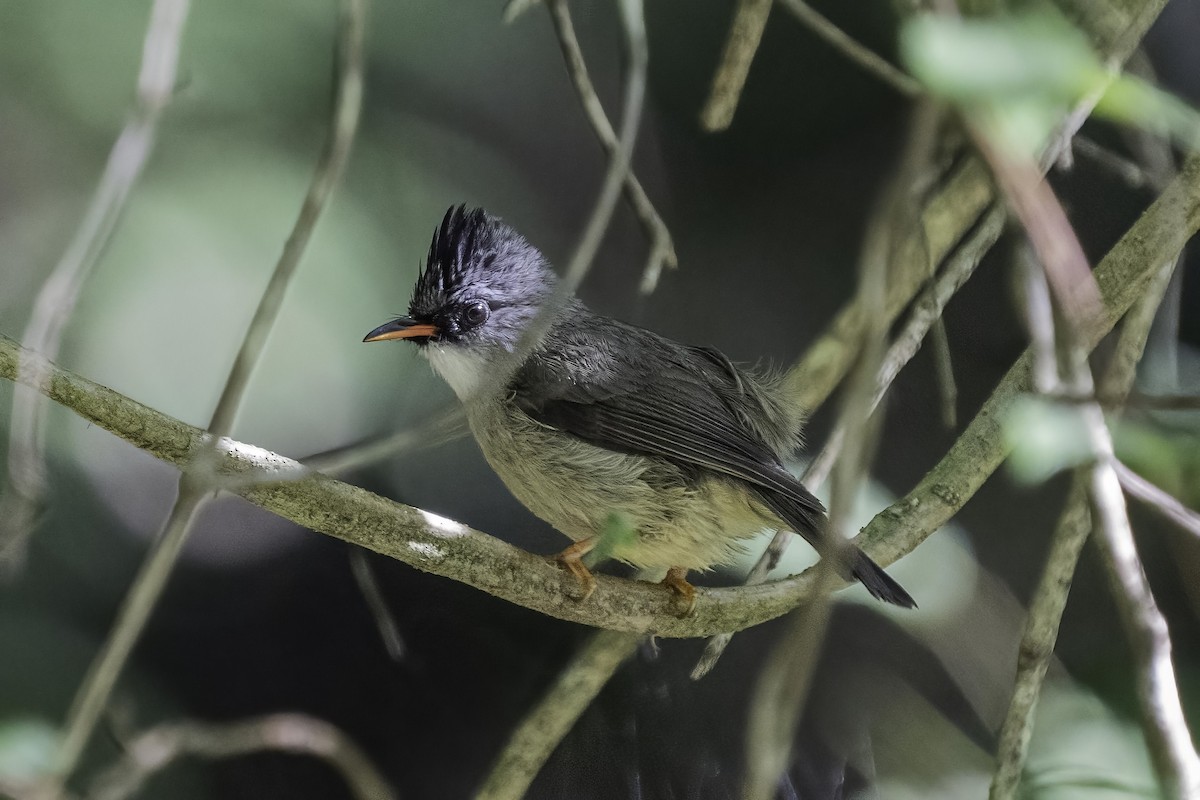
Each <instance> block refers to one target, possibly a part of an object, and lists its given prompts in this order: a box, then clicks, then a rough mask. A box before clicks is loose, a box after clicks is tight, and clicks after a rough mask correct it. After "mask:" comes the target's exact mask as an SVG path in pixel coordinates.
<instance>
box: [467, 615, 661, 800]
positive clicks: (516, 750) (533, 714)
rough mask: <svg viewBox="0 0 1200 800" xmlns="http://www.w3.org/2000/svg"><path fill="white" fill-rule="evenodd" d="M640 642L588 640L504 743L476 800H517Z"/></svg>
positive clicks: (607, 634) (611, 637) (616, 637)
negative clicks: (502, 749) (506, 742)
mask: <svg viewBox="0 0 1200 800" xmlns="http://www.w3.org/2000/svg"><path fill="white" fill-rule="evenodd" d="M640 640H641V637H639V636H636V635H633V634H629V633H618V632H616V631H600V632H599V633H595V634H592V636H591V638H590V639H589V640H588V642H587V643H586V644H585V645H584V646H583V647H582V648H580V650H579V651H578V652H577V653H575V655H574V656H573V657H572V658H571V663H569V664H568V665H567V666H566V668H565V669H564V670H563V671H562V672H561V673H559V676H558V677H557V678H556V679H555V680H554V685H553V686H551V687H550V690H549V691H548V692H546V694H545V695H544V696H543V697H542V699H541V700H540V701H538V704H537V705H536V706H534V707H533V708H532V709H531V710H530V711H529V713H528V714H526V715H525V718H524V719H523V720H521V724H520V725H518V726H517V729H516V730H515V731H513V733H512V735H511V736H510V737H509V740H508V744H506V745H505V747H504V751H503V752H502V753H501V754H500V757H499V758H498V759H497V760H496V763H495V764H494V765H493V766H492V769H491V771H490V772H489V773H488V776H487V778H486V779H485V780H484V782H483V786H482V787H480V789H479V792H478V794H476V795H475V800H520V799H521V798H522V797H524V796H525V792H526V791H527V790H528V789H529V785H530V784H531V783H533V779H534V778H535V777H536V776H537V774H538V772H540V771H541V769H542V766H543V765H544V764H545V763H546V760H547V759H548V758H550V754H551V753H553V752H554V748H556V747H557V746H558V743H559V742H561V741H562V739H563V737H564V736H566V735H567V733H569V732H570V730H571V728H572V727H573V726H574V725H575V721H576V720H577V719H579V716H580V715H581V714H582V713H583V712H584V710H585V709H586V708H587V707H588V706H589V705H590V704H591V702H592V700H593V699H595V697H596V695H597V694H599V693H600V690H601V689H603V688H604V684H606V683H608V679H609V678H611V677H612V674H613V673H614V672H616V671H617V667H619V666H621V664H622V663H623V662H624V661H625V659H627V658H629V656H631V655H633V652H634V650H636V649H637V645H638V642H639V641H640Z"/></svg>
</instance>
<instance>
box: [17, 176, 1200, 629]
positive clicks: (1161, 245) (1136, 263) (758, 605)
mask: <svg viewBox="0 0 1200 800" xmlns="http://www.w3.org/2000/svg"><path fill="white" fill-rule="evenodd" d="M1197 227H1200V159H1196V158H1193V159H1191V160H1190V161H1189V162H1188V163H1187V165H1186V166H1185V167H1184V169H1183V171H1182V172H1181V174H1180V175H1179V177H1178V178H1176V180H1175V181H1174V182H1173V183H1172V184H1171V186H1169V187H1168V188H1167V190H1166V191H1165V192H1164V193H1163V195H1162V196H1161V197H1160V198H1159V199H1158V200H1157V201H1155V203H1154V204H1153V205H1152V206H1151V207H1150V208H1149V209H1148V210H1147V211H1146V212H1145V213H1144V214H1143V215H1142V216H1141V218H1139V219H1138V221H1137V222H1136V223H1135V224H1134V225H1133V227H1132V228H1130V230H1129V231H1128V232H1127V233H1126V234H1125V236H1124V237H1122V239H1121V240H1120V241H1119V242H1118V243H1117V244H1116V246H1114V247H1113V249H1112V250H1111V251H1110V252H1109V254H1108V255H1107V256H1106V257H1105V258H1104V260H1103V261H1102V262H1101V263H1100V265H1099V266H1098V267H1097V269H1096V278H1097V282H1098V284H1099V286H1100V290H1101V295H1102V297H1103V300H1104V303H1103V306H1102V308H1101V310H1100V312H1099V313H1098V314H1097V315H1096V316H1095V318H1093V319H1092V320H1090V321H1089V324H1088V325H1087V326H1086V328H1085V329H1084V330H1083V331H1081V339H1082V340H1083V343H1084V344H1085V345H1086V346H1087V347H1088V348H1089V349H1090V348H1092V347H1094V346H1095V345H1096V343H1097V342H1099V340H1100V339H1101V337H1103V336H1104V334H1106V333H1107V332H1108V331H1109V330H1111V329H1112V327H1113V325H1114V324H1115V323H1116V321H1117V320H1118V319H1120V317H1121V316H1122V315H1123V314H1124V313H1125V311H1126V310H1128V309H1129V307H1130V306H1131V305H1132V304H1133V302H1134V300H1135V299H1136V298H1137V297H1138V296H1139V295H1140V294H1141V293H1142V292H1143V291H1145V288H1146V284H1147V281H1148V280H1149V279H1150V277H1151V276H1152V275H1153V274H1154V272H1155V270H1156V269H1157V268H1158V266H1159V265H1161V264H1162V263H1163V262H1164V261H1165V260H1167V259H1169V258H1171V257H1173V256H1174V255H1175V254H1176V253H1178V252H1179V250H1180V249H1181V248H1182V247H1183V245H1184V243H1185V242H1186V241H1187V240H1188V239H1189V238H1190V237H1191V236H1192V234H1193V233H1194V232H1195V231H1196V229H1197ZM35 358H36V356H35V355H34V354H33V353H30V352H29V351H27V350H24V349H23V348H22V347H21V346H20V345H18V344H17V343H16V342H14V341H12V340H11V339H8V338H4V337H0V377H3V378H6V379H8V380H18V376H19V375H20V374H21V373H22V369H21V362H22V361H23V360H25V359H35ZM25 374H29V371H26V372H25ZM46 374H47V375H48V376H49V378H48V380H47V381H46V383H44V384H43V385H42V386H41V387H39V390H40V391H43V392H45V393H46V394H47V395H48V396H49V397H50V398H51V399H53V400H55V401H56V402H58V403H60V404H62V405H64V406H66V407H67V408H70V409H72V410H73V411H75V412H76V413H78V414H79V415H80V416H82V417H84V418H85V419H87V420H89V421H90V422H93V423H94V424H96V425H98V426H100V427H102V428H104V429H106V430H108V431H111V432H112V433H114V434H116V435H117V436H119V437H121V438H123V439H125V440H126V441H129V442H130V443H131V444H133V445H135V446H136V447H138V448H139V449H141V450H144V451H146V452H148V453H150V454H151V455H154V456H156V457H157V458H160V459H162V460H164V461H169V462H171V463H172V464H175V465H178V466H182V465H184V464H186V463H188V461H189V460H190V459H191V458H192V457H193V456H194V455H195V454H196V453H197V452H199V450H200V448H201V446H202V444H203V441H204V438H203V437H204V436H205V434H204V432H203V431H201V430H200V429H198V428H195V427H193V426H191V425H188V424H186V423H184V422H181V421H179V420H177V419H174V418H172V417H169V416H167V415H165V414H162V413H161V412H158V411H155V410H154V409H151V408H148V407H146V406H144V405H142V404H141V403H138V402H137V401H135V400H132V399H130V398H128V397H126V396H124V395H122V394H120V393H118V392H114V391H112V390H111V389H108V388H105V387H103V386H101V385H99V384H97V383H94V382H92V381H89V380H88V379H86V378H83V377H81V376H79V375H76V374H74V373H72V372H69V371H67V370H64V369H61V368H59V367H53V366H51V367H49V369H48V371H47V373H46ZM1028 384H1029V356H1028V354H1026V355H1024V356H1022V357H1021V358H1020V359H1019V360H1018V361H1017V362H1016V364H1014V365H1013V367H1012V368H1011V369H1010V370H1009V372H1008V374H1007V375H1005V377H1004V379H1003V380H1002V381H1001V382H1000V385H999V386H997V387H996V390H995V391H994V392H993V394H992V396H991V397H990V398H989V399H988V401H987V402H986V403H985V404H984V406H983V408H982V409H980V411H979V413H978V414H977V415H976V417H975V419H974V420H973V421H972V422H971V424H970V425H969V426H968V427H967V429H966V430H965V431H964V432H963V434H962V436H960V437H959V439H958V441H957V442H955V444H954V446H953V447H952V448H951V449H950V451H949V452H948V453H947V454H946V456H945V457H944V458H943V459H942V461H941V462H940V463H939V464H938V465H937V466H935V467H934V468H933V469H932V470H931V471H930V472H929V474H927V475H926V476H925V478H924V479H923V480H922V481H921V482H920V483H919V484H918V485H917V486H916V488H914V489H913V491H912V492H910V493H909V494H908V495H907V496H905V497H904V498H902V499H900V500H899V501H897V502H896V503H894V504H893V505H892V506H890V507H889V508H887V509H885V510H884V511H882V512H880V513H879V514H878V515H877V516H876V517H875V518H874V519H873V520H872V521H871V523H870V524H869V525H867V527H866V528H864V529H863V531H862V532H861V533H860V534H859V535H858V537H857V543H858V544H859V546H861V547H862V548H863V549H864V550H866V551H867V553H868V554H870V555H871V557H872V558H874V559H875V560H876V561H878V562H879V563H880V564H883V565H887V564H891V563H892V562H894V561H896V560H897V559H898V558H900V557H902V556H904V555H905V554H907V553H909V552H911V551H912V550H913V549H914V548H916V547H917V545H919V544H920V543H921V542H922V541H924V540H925V539H926V538H927V537H928V536H929V535H930V534H932V533H933V532H934V531H936V530H937V529H938V528H940V527H941V526H942V525H943V524H945V523H946V521H947V520H949V519H950V517H951V516H953V515H954V514H955V513H956V512H957V511H958V510H959V509H960V508H961V507H962V506H963V504H965V503H966V501H967V500H968V499H969V498H970V497H971V496H972V495H973V494H974V493H975V491H977V490H978V489H979V487H980V486H981V485H982V484H983V482H984V481H985V480H986V479H987V478H988V476H990V475H991V473H992V472H993V471H994V470H995V468H996V467H997V466H998V465H999V464H1000V462H1001V461H1002V459H1003V457H1004V455H1005V448H1004V444H1003V439H1002V437H1001V435H1000V425H1001V417H1002V414H1003V411H1004V410H1005V409H1006V408H1007V406H1008V404H1009V403H1010V402H1011V401H1012V399H1013V398H1014V397H1015V396H1016V395H1017V394H1019V393H1020V392H1022V391H1024V390H1025V389H1026V388H1027V386H1028ZM219 453H220V458H221V464H220V468H221V469H222V470H223V471H224V472H226V473H228V474H229V475H231V476H234V477H236V478H238V480H237V482H235V483H232V484H231V489H232V490H233V491H236V493H238V494H240V495H241V496H243V497H245V498H246V499H247V500H249V501H250V502H252V503H254V504H255V505H258V506H260V507H262V508H265V509H267V510H269V511H272V512H274V513H276V514H279V515H280V516H282V517H285V518H287V519H290V520H292V521H294V522H296V523H298V524H300V525H303V526H305V527H307V528H311V529H312V530H315V531H318V532H321V533H325V534H328V535H331V536H336V537H337V538H340V539H344V540H346V541H349V542H353V543H355V544H359V545H362V546H364V547H367V548H369V549H371V550H374V551H376V552H379V553H382V554H384V555H388V556H391V557H393V558H396V559H398V560H400V561H403V562H405V563H408V564H411V565H412V566H414V567H416V568H418V569H422V570H425V571H427V572H433V573H436V574H438V575H444V576H446V577H448V578H452V579H454V580H458V581H461V582H463V583H467V584H470V585H471V586H475V587H477V588H479V589H481V590H483V591H486V592H488V593H489V594H492V595H495V596H496V597H501V598H503V599H506V600H509V601H511V602H513V603H517V604H518V605H522V606H525V607H526V608H530V609H533V610H535V611H540V612H542V613H545V614H549V615H551V616H554V617H558V618H560V619H565V620H570V621H574V622H580V623H584V624H587V625H593V626H596V627H601V628H609V629H612V630H621V631H628V632H632V633H642V632H649V633H656V634H658V635H660V636H672V637H691V636H709V635H712V634H714V633H721V632H724V631H733V630H741V629H743V628H747V627H750V626H752V625H756V624H758V623H761V622H764V621H766V620H768V619H772V618H774V617H777V616H779V615H780V614H783V613H785V612H786V611H788V610H789V609H791V608H794V607H796V606H797V605H799V604H800V603H801V602H803V601H804V599H805V598H806V597H807V596H808V593H809V592H810V590H811V581H812V579H811V577H810V576H809V575H808V574H802V575H798V576H795V577H792V578H788V579H786V580H782V581H777V582H775V583H768V584H762V585H759V586H741V587H735V588H722V589H700V590H699V591H698V592H697V600H696V607H695V610H694V612H693V613H692V614H691V615H690V616H688V617H684V618H680V617H678V616H676V615H675V613H674V610H673V609H674V604H673V602H672V600H673V598H672V597H671V595H670V592H669V591H668V590H666V589H663V588H662V587H659V586H656V585H652V584H647V583H640V582H637V581H629V580H623V579H619V578H612V577H607V576H600V577H599V581H598V586H597V589H596V592H595V594H594V595H593V596H592V597H591V598H590V599H589V600H588V601H587V602H586V603H579V602H577V601H576V600H575V599H574V596H575V593H576V591H577V588H578V587H577V586H576V584H575V581H574V580H573V579H572V578H571V576H569V575H567V574H566V573H565V572H563V571H562V570H560V569H559V568H558V567H556V566H555V565H553V564H552V563H550V562H549V561H547V560H546V559H544V558H540V557H538V556H535V555H532V554H530V553H526V552H524V551H522V550H519V549H517V548H515V547H513V546H512V545H509V544H506V543H505V542H502V541H500V540H499V539H496V538H495V537H492V536H489V535H487V534H485V533H482V532H480V531H476V530H473V529H471V528H468V527H466V526H464V525H459V524H457V523H454V522H450V521H449V520H444V519H442V518H440V517H437V516H436V515H433V514H430V513H428V512H425V511H422V510H420V509H417V508H413V507H411V506H405V505H401V504H399V503H395V502H392V501H390V500H386V499H384V498H382V497H379V496H378V495H374V494H372V493H370V492H368V491H365V490H363V489H360V488H358V487H355V486H350V485H348V484H345V483H341V482H340V481H336V480H334V479H332V478H329V477H328V476H325V475H322V474H320V473H314V472H309V471H306V470H305V469H304V468H303V467H301V466H300V465H299V464H298V463H297V462H295V461H292V460H291V459H288V458H284V457H282V456H278V455H275V454H273V453H269V452H267V451H265V450H262V449H260V448H256V447H252V446H248V445H242V444H238V443H236V442H232V441H229V440H225V441H224V442H223V443H222V446H221V447H220V448H219Z"/></svg>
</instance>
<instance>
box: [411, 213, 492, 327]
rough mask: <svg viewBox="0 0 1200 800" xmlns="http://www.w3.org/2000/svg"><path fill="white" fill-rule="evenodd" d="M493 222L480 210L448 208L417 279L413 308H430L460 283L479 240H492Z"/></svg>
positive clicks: (476, 249)
mask: <svg viewBox="0 0 1200 800" xmlns="http://www.w3.org/2000/svg"><path fill="white" fill-rule="evenodd" d="M494 228H495V221H494V220H493V219H492V217H491V216H489V215H488V213H487V212H486V211H484V210H483V209H482V208H470V209H469V208H467V207H466V205H458V206H451V207H450V208H448V209H447V210H446V216H444V217H442V224H441V225H440V226H439V227H438V229H437V231H435V232H434V234H433V242H431V243H430V245H429V255H428V257H427V258H426V260H425V269H424V270H422V271H421V275H420V277H419V278H418V279H417V288H416V292H415V293H414V294H413V305H414V306H418V305H420V306H433V305H435V304H436V303H437V302H438V300H439V299H441V298H443V297H445V296H446V295H447V294H449V293H451V292H453V291H454V290H455V289H456V288H458V287H460V286H461V285H462V284H463V280H464V278H465V277H466V274H467V268H468V266H470V264H471V262H472V260H473V258H474V256H475V254H476V253H477V252H479V250H480V249H481V247H480V245H481V244H483V241H482V240H486V239H491V238H492V234H493V233H494Z"/></svg>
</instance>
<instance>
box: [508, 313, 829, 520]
mask: <svg viewBox="0 0 1200 800" xmlns="http://www.w3.org/2000/svg"><path fill="white" fill-rule="evenodd" d="M591 326H601V327H607V326H615V327H616V328H618V330H616V331H612V332H609V331H603V330H600V331H597V330H595V329H594V328H592V327H591ZM557 333H558V334H559V336H561V337H563V339H564V341H563V342H562V344H563V345H564V349H565V350H566V351H573V353H571V352H568V354H567V357H563V355H564V354H563V352H562V350H557V351H556V352H553V353H542V354H538V355H536V356H534V357H533V358H531V359H530V362H529V363H528V364H527V365H526V367H525V368H524V369H522V371H521V373H519V374H518V376H517V387H516V388H517V395H516V400H517V403H518V404H519V405H520V407H521V408H522V410H524V411H525V412H526V413H527V414H529V415H530V416H531V417H533V418H534V419H535V420H537V421H538V422H541V423H542V424H544V425H550V426H552V427H554V428H558V429H559V430H563V431H566V432H568V433H570V434H572V435H574V436H578V437H579V438H581V439H584V440H585V441H589V442H592V443H593V444H597V445H600V446H602V447H607V448H609V449H612V450H620V451H623V452H631V453H637V454H640V455H651V456H657V457H659V458H666V459H668V460H670V461H673V462H675V463H677V464H680V465H681V466H688V467H700V468H703V469H708V470H712V471H714V472H719V473H721V474H724V475H728V476H730V477H732V478H736V479H740V480H743V481H746V482H747V483H750V484H751V485H753V486H755V487H758V488H761V489H764V490H767V491H770V492H778V493H780V494H782V495H784V496H785V497H788V498H790V499H791V501H792V503H793V504H795V505H796V506H798V507H799V508H802V509H804V510H805V513H804V515H803V517H802V518H801V519H799V520H797V519H792V518H788V521H789V522H791V523H793V524H798V523H804V525H803V527H804V528H805V529H804V530H801V531H798V532H800V533H805V534H808V533H810V532H813V531H815V530H817V526H819V524H820V519H821V517H822V515H823V514H824V511H825V509H824V508H823V507H822V505H821V503H820V501H819V500H817V498H815V497H814V496H813V495H812V494H811V493H810V492H809V491H808V490H807V489H805V488H804V486H803V485H801V483H800V482H799V481H798V480H796V479H795V478H794V477H793V476H792V475H791V474H790V473H788V472H787V470H785V469H784V468H783V464H782V462H781V460H780V459H781V454H779V453H776V452H774V451H773V450H772V449H771V448H770V447H769V446H768V445H767V444H766V443H765V442H764V441H763V440H762V439H761V438H760V437H759V436H757V435H756V434H755V433H754V432H753V430H751V429H750V428H748V427H747V426H746V424H745V423H744V422H743V421H742V420H743V416H744V413H745V411H744V410H742V409H739V408H738V407H737V404H738V403H741V404H743V405H744V406H749V407H750V408H748V409H745V410H753V409H754V408H756V407H761V403H762V401H761V399H760V398H759V397H758V396H757V395H756V394H755V391H754V390H753V389H752V388H751V387H750V386H749V383H750V382H749V379H747V378H746V377H745V376H743V375H742V374H741V373H740V372H739V371H738V370H737V368H736V367H734V365H733V364H732V363H730V362H729V360H728V359H727V358H725V356H723V355H721V354H720V353H718V352H717V351H715V350H709V349H707V348H691V347H684V346H682V345H678V344H676V343H674V342H671V341H670V340H667V339H663V338H661V337H659V336H657V335H656V334H654V333H652V332H650V331H645V330H643V329H641V328H635V327H632V326H627V325H624V324H622V323H618V322H615V321H612V320H607V319H603V318H599V317H591V316H589V318H588V319H587V320H586V324H584V325H581V324H579V323H578V322H577V324H575V325H572V326H570V328H567V327H566V326H564V328H562V329H559V331H557ZM580 333H582V334H583V335H585V336H587V337H588V339H587V340H586V343H587V344H590V343H592V342H597V341H599V342H609V343H611V342H626V343H629V344H630V345H632V346H631V347H629V349H628V351H621V352H618V351H613V350H610V351H604V352H599V353H597V352H594V348H592V350H593V352H588V353H587V357H586V358H580V357H579V356H580V354H581V352H582V351H584V350H585V347H586V344H585V342H584V341H580V340H576V339H575V337H576V336H578V335H579V334H580ZM605 333H615V334H616V335H607V336H606V335H603V334H605ZM597 334H599V335H597ZM573 345H578V347H573ZM630 352H635V353H637V357H636V358H634V357H631V355H630Z"/></svg>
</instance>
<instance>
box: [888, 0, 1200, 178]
mask: <svg viewBox="0 0 1200 800" xmlns="http://www.w3.org/2000/svg"><path fill="white" fill-rule="evenodd" d="M900 44H901V54H902V55H903V58H904V60H905V63H906V64H907V65H908V68H909V69H910V70H911V71H912V73H913V74H914V75H915V76H916V77H917V78H918V79H920V80H921V81H922V82H923V83H924V84H925V85H926V86H927V87H928V88H929V90H930V91H931V92H933V93H934V94H935V95H938V96H940V97H943V98H945V99H946V100H949V101H951V102H953V103H955V104H957V105H959V106H960V107H962V108H964V109H965V110H966V111H967V112H968V114H969V115H972V116H974V117H977V118H979V120H980V121H982V122H983V123H984V124H986V125H987V126H988V127H989V130H990V132H991V134H992V135H993V136H995V137H996V139H997V141H999V142H1000V143H1001V144H1002V145H1004V146H1006V147H1008V148H1009V149H1011V150H1012V151H1013V152H1014V153H1017V154H1022V155H1028V156H1031V157H1036V156H1037V154H1038V153H1039V152H1040V151H1041V150H1042V148H1043V147H1045V145H1046V143H1047V141H1048V137H1049V136H1050V135H1051V134H1052V133H1053V127H1054V125H1055V124H1057V121H1058V120H1060V119H1061V118H1062V115H1063V114H1064V113H1065V112H1066V111H1068V110H1069V109H1071V108H1072V107H1073V106H1075V105H1076V104H1077V103H1080V102H1082V101H1083V100H1084V99H1085V98H1088V97H1089V96H1094V98H1093V99H1094V101H1095V113H1096V114H1097V115H1099V116H1101V117H1107V118H1109V119H1112V120H1115V121H1120V122H1125V123H1128V124H1131V125H1138V126H1141V127H1144V128H1147V129H1149V130H1152V131H1156V132H1163V133H1166V134H1167V135H1169V136H1172V137H1174V138H1175V139H1176V140H1177V141H1179V142H1181V143H1183V144H1185V145H1186V146H1188V147H1195V146H1196V144H1197V143H1198V142H1200V139H1198V136H1200V116H1198V115H1197V114H1196V113H1195V112H1194V111H1193V110H1191V109H1190V108H1189V107H1188V106H1187V104H1186V103H1183V102H1181V101H1180V100H1179V99H1178V98H1176V97H1175V96H1174V95H1171V94H1169V93H1167V92H1163V91H1161V90H1159V89H1158V88H1157V87H1155V86H1153V85H1151V84H1150V83H1147V82H1146V81H1144V80H1142V79H1140V78H1137V77H1134V76H1131V75H1126V74H1114V72H1113V71H1112V70H1111V69H1109V68H1108V67H1106V65H1105V64H1103V63H1102V61H1101V60H1100V58H1099V57H1098V56H1097V55H1096V53H1095V51H1094V50H1093V49H1092V48H1091V46H1090V45H1089V44H1088V41H1087V39H1086V38H1085V37H1084V35H1083V34H1082V33H1081V32H1080V31H1079V30H1078V29H1077V28H1076V27H1074V26H1073V25H1071V24H1070V23H1069V22H1067V20H1065V19H1064V18H1063V17H1062V16H1061V15H1060V14H1059V13H1058V12H1057V11H1056V10H1054V8H1053V6H1048V5H1047V6H1037V7H1035V9H1034V10H1032V11H1026V12H1022V13H1017V14H1013V15H1011V16H997V17H986V18H970V19H960V18H954V17H950V16H944V15H935V14H920V15H917V16H914V17H913V18H912V19H911V20H909V21H908V22H907V23H906V24H905V25H904V27H903V29H902V30H901V35H900Z"/></svg>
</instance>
